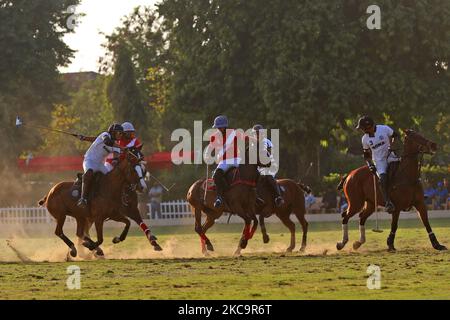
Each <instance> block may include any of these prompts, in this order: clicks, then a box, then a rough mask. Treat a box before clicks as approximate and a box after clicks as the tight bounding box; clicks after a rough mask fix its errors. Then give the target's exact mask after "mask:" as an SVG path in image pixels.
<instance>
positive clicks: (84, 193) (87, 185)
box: [77, 169, 94, 208]
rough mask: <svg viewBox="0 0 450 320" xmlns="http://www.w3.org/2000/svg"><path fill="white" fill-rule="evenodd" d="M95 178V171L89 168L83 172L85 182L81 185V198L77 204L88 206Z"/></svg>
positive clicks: (83, 206)
mask: <svg viewBox="0 0 450 320" xmlns="http://www.w3.org/2000/svg"><path fill="white" fill-rule="evenodd" d="M93 178H94V171H92V170H91V169H89V170H88V171H86V172H85V173H84V174H83V184H82V185H81V198H80V200H78V203H77V206H79V207H82V208H85V207H86V206H87V199H88V197H89V192H90V190H91V184H92V180H93Z"/></svg>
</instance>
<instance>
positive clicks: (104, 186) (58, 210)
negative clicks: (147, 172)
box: [38, 148, 159, 257]
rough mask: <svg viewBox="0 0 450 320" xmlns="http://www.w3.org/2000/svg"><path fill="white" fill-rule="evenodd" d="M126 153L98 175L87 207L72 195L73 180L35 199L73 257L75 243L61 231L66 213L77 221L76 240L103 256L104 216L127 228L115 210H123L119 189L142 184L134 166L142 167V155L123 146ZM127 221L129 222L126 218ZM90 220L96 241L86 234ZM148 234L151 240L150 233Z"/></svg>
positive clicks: (133, 149)
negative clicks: (47, 215) (108, 170)
mask: <svg viewBox="0 0 450 320" xmlns="http://www.w3.org/2000/svg"><path fill="white" fill-rule="evenodd" d="M125 152H126V154H127V156H126V157H125V159H124V160H122V161H120V162H119V164H118V165H117V166H116V167H115V168H114V169H113V170H112V171H111V172H109V173H108V174H106V175H100V178H99V179H98V181H97V183H96V186H95V187H94V188H93V190H92V191H91V195H90V198H91V199H90V203H89V205H88V206H87V207H86V208H82V207H79V206H77V200H78V198H77V197H74V196H73V195H72V191H73V182H68V181H64V182H60V183H58V184H56V185H55V186H54V187H53V188H52V189H51V190H50V191H49V193H48V194H47V195H46V196H45V197H44V198H43V199H41V200H40V201H39V202H38V203H39V205H41V206H45V207H46V208H47V210H48V211H49V213H50V214H51V215H52V216H53V217H54V218H55V219H56V229H55V234H56V236H58V237H59V238H61V240H63V241H64V243H65V244H66V245H67V246H68V247H69V249H70V255H71V256H72V257H76V256H77V250H76V248H75V245H74V243H73V242H72V241H71V240H70V239H69V238H68V237H67V236H66V235H65V234H64V233H63V226H64V222H65V220H66V216H72V217H74V218H75V220H76V222H77V231H76V235H77V237H78V239H80V240H81V241H83V245H84V246H85V247H87V248H88V249H89V250H97V252H98V253H99V255H103V253H102V251H101V249H100V248H99V246H100V245H101V244H102V243H103V223H104V221H105V220H106V219H108V218H110V219H112V220H116V221H120V222H124V223H125V224H126V226H125V229H128V227H129V224H127V222H125V219H124V218H123V216H121V214H119V213H118V212H120V211H122V212H123V208H122V205H123V203H122V192H123V189H124V187H125V186H129V185H142V181H143V177H142V176H141V175H142V170H139V169H138V168H137V167H139V168H140V169H142V167H141V162H142V161H143V158H142V154H141V153H140V151H139V150H138V149H137V148H126V149H125ZM126 220H127V221H128V219H126ZM92 222H93V223H95V229H96V232H97V242H94V241H92V240H91V239H90V238H89V236H88V235H87V234H86V233H87V232H86V230H88V229H89V225H88V224H89V223H91V224H92ZM128 223H129V221H128ZM127 226H128V227H127ZM124 231H125V230H124ZM149 233H150V232H149ZM124 234H125V235H126V233H124V232H123V233H122V235H124ZM146 234H147V233H146ZM148 237H149V239H150V237H151V234H150V235H149V236H148ZM121 238H124V237H123V236H122V237H118V239H121ZM115 239H116V238H115ZM116 240H117V239H116ZM150 242H151V244H152V246H153V247H154V248H156V249H157V247H159V245H158V244H157V242H156V240H150Z"/></svg>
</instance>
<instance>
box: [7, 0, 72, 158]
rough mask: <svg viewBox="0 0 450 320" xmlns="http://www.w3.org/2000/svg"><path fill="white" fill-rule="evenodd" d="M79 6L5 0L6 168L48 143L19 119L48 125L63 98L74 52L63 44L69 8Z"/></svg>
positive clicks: (62, 0) (46, 0)
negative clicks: (64, 70) (65, 69)
mask: <svg viewBox="0 0 450 320" xmlns="http://www.w3.org/2000/svg"><path fill="white" fill-rule="evenodd" d="M78 3H79V0H60V1H56V0H51V1H49V0H36V1H25V0H15V1H6V0H0V48H1V50H0V112H1V116H0V121H1V122H0V130H1V134H2V135H3V136H4V137H7V138H6V141H4V148H6V150H8V152H7V153H6V156H5V157H2V161H1V165H5V164H6V165H7V166H8V167H9V166H11V164H12V163H13V161H14V160H15V159H16V158H17V156H19V155H20V154H22V153H23V152H24V151H25V150H30V149H31V148H33V147H34V146H35V145H37V144H39V143H40V142H41V141H42V140H41V139H40V136H39V135H40V133H39V132H36V131H34V130H27V129H25V128H23V129H21V130H17V129H16V128H15V127H14V119H15V117H16V115H18V114H20V115H21V116H22V117H24V118H25V119H26V120H29V119H31V118H32V119H33V120H34V121H38V122H39V123H40V124H47V123H48V122H49V120H50V119H49V117H48V114H49V112H50V110H51V109H52V105H53V103H54V102H57V101H58V100H61V99H62V97H63V94H62V91H61V86H60V83H59V74H58V70H57V68H58V67H59V66H64V65H66V64H67V63H68V62H69V60H70V58H71V57H72V54H73V51H72V50H71V49H70V48H69V47H68V46H67V45H66V44H65V43H64V42H63V40H62V38H63V36H64V34H66V33H68V32H72V30H69V29H67V26H66V18H67V17H68V15H69V14H67V13H66V10H67V8H68V7H69V6H70V5H76V4H78Z"/></svg>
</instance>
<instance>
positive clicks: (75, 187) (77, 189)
mask: <svg viewBox="0 0 450 320" xmlns="http://www.w3.org/2000/svg"><path fill="white" fill-rule="evenodd" d="M102 175H103V173H101V172H95V173H94V180H93V181H92V189H91V192H90V193H89V196H88V200H91V199H92V198H93V197H94V196H95V195H96V193H97V191H98V187H99V185H100V179H101V177H102ZM82 184H83V173H81V172H78V173H77V178H76V179H75V181H74V182H73V184H72V187H71V188H70V194H71V195H72V197H74V198H76V199H80V197H81V185H82Z"/></svg>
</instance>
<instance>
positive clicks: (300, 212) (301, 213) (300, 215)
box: [293, 206, 308, 252]
mask: <svg viewBox="0 0 450 320" xmlns="http://www.w3.org/2000/svg"><path fill="white" fill-rule="evenodd" d="M293 211H294V214H295V216H296V217H297V219H298V221H299V222H300V224H301V225H302V231H303V236H302V246H301V247H300V251H301V252H303V251H305V249H306V237H307V234H308V221H306V219H305V213H306V212H305V207H304V206H302V207H300V208H294V210H293Z"/></svg>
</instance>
